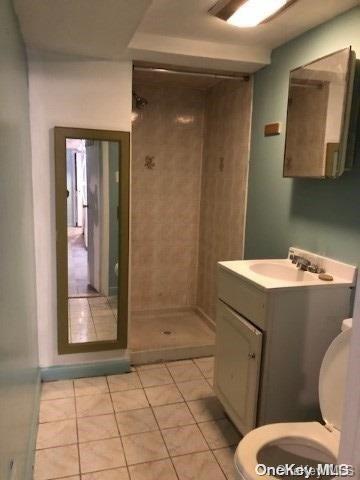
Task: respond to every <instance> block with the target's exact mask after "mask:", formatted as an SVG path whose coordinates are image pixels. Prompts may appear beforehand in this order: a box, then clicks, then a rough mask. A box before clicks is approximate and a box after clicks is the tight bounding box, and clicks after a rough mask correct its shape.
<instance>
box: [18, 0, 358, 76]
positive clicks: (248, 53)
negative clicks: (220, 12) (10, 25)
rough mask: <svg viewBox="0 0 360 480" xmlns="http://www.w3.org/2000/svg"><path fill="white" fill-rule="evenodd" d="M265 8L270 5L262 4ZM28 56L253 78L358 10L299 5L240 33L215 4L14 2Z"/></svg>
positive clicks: (333, 4) (347, 3) (209, 0)
mask: <svg viewBox="0 0 360 480" xmlns="http://www.w3.org/2000/svg"><path fill="white" fill-rule="evenodd" d="M264 1H265V0H264ZM14 4H15V9H16V12H17V14H18V17H19V21H20V25H21V29H22V32H23V35H24V39H25V43H26V45H27V47H28V48H29V49H30V50H36V51H41V52H48V53H56V54H62V55H71V56H82V57H87V58H96V59H111V60H113V59H124V58H128V59H135V60H142V61H148V62H153V63H170V64H173V65H183V66H188V67H194V66H197V67H198V68H199V67H201V68H210V69H220V70H232V71H238V72H240V71H243V72H249V73H251V72H253V71H255V70H257V69H259V68H261V67H262V66H264V65H266V64H268V63H270V55H271V50H272V49H273V48H275V47H277V46H279V45H281V44H283V43H285V42H287V41H288V40H290V39H291V38H294V37H296V36H298V35H300V34H301V33H303V32H305V31H307V30H309V29H310V28H312V27H314V26H316V25H319V24H320V23H323V22H325V21H327V20H329V19H330V18H332V17H335V16H336V15H338V14H340V13H342V12H344V11H346V10H348V9H350V8H352V7H354V6H356V5H359V1H358V0H298V1H297V2H296V3H295V4H294V5H293V6H291V7H290V8H289V9H287V10H285V12H284V13H282V14H281V15H279V16H278V17H277V18H275V19H274V20H272V21H271V22H269V23H266V24H263V25H259V26H257V27H255V28H247V29H239V28H237V27H234V26H232V25H229V24H227V23H226V22H223V21H222V20H220V19H218V18H215V17H212V16H210V15H209V14H208V13H207V11H208V9H209V8H210V7H211V6H212V5H213V4H214V0H196V1H195V0H152V1H151V0H14Z"/></svg>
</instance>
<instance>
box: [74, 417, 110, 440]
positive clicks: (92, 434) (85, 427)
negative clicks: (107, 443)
mask: <svg viewBox="0 0 360 480" xmlns="http://www.w3.org/2000/svg"><path fill="white" fill-rule="evenodd" d="M77 423H78V434H79V442H89V441H91V440H102V439H105V438H112V437H118V436H119V431H118V428H117V425H116V420H115V415H97V416H95V417H84V418H78V420H77Z"/></svg>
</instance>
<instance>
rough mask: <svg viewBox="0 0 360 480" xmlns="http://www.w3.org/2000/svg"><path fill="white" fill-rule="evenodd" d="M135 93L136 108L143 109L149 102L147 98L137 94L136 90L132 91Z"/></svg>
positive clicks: (134, 103)
mask: <svg viewBox="0 0 360 480" xmlns="http://www.w3.org/2000/svg"><path fill="white" fill-rule="evenodd" d="M132 95H133V105H134V107H135V108H136V109H138V110H141V109H143V108H144V107H146V105H147V104H148V101H147V100H146V98H144V97H141V96H140V95H137V94H136V92H132Z"/></svg>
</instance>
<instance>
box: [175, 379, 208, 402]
mask: <svg viewBox="0 0 360 480" xmlns="http://www.w3.org/2000/svg"><path fill="white" fill-rule="evenodd" d="M177 386H178V388H179V390H180V392H181V393H182V394H183V396H184V398H185V400H186V401H189V400H199V399H200V398H206V397H211V396H214V392H213V390H212V389H211V387H210V385H209V384H208V383H207V381H206V380H204V379H198V380H190V381H188V382H181V383H178V384H177Z"/></svg>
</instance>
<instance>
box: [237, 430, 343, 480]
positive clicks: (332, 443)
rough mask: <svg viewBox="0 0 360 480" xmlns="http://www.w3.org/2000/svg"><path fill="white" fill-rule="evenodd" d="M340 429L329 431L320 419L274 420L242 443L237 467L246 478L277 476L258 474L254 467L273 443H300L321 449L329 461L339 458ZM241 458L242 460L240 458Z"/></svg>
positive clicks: (317, 449)
mask: <svg viewBox="0 0 360 480" xmlns="http://www.w3.org/2000/svg"><path fill="white" fill-rule="evenodd" d="M339 441H340V432H339V431H337V430H334V431H332V432H330V431H329V430H328V429H327V428H326V427H325V426H323V425H321V423H319V422H297V423H295V422H292V423H273V424H270V425H264V426H263V427H260V428H256V429H255V430H252V431H251V432H250V433H248V434H247V435H246V437H245V438H244V439H243V440H242V441H241V442H240V443H239V445H238V447H237V449H236V453H235V467H236V470H237V471H238V473H239V474H240V475H241V476H242V477H243V478H245V479H247V480H259V478H262V479H264V480H278V479H277V478H276V477H273V476H271V475H263V476H261V477H259V476H258V475H257V474H256V471H255V467H256V466H257V465H258V463H260V462H259V460H258V454H259V452H260V450H261V449H262V448H264V447H265V446H267V445H268V446H270V445H281V443H286V444H288V445H298V446H304V447H308V448H311V449H313V450H314V451H320V452H321V453H322V454H323V455H325V456H327V457H328V458H329V463H334V462H335V461H336V458H337V455H338V449H339ZM240 459H241V461H240Z"/></svg>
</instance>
